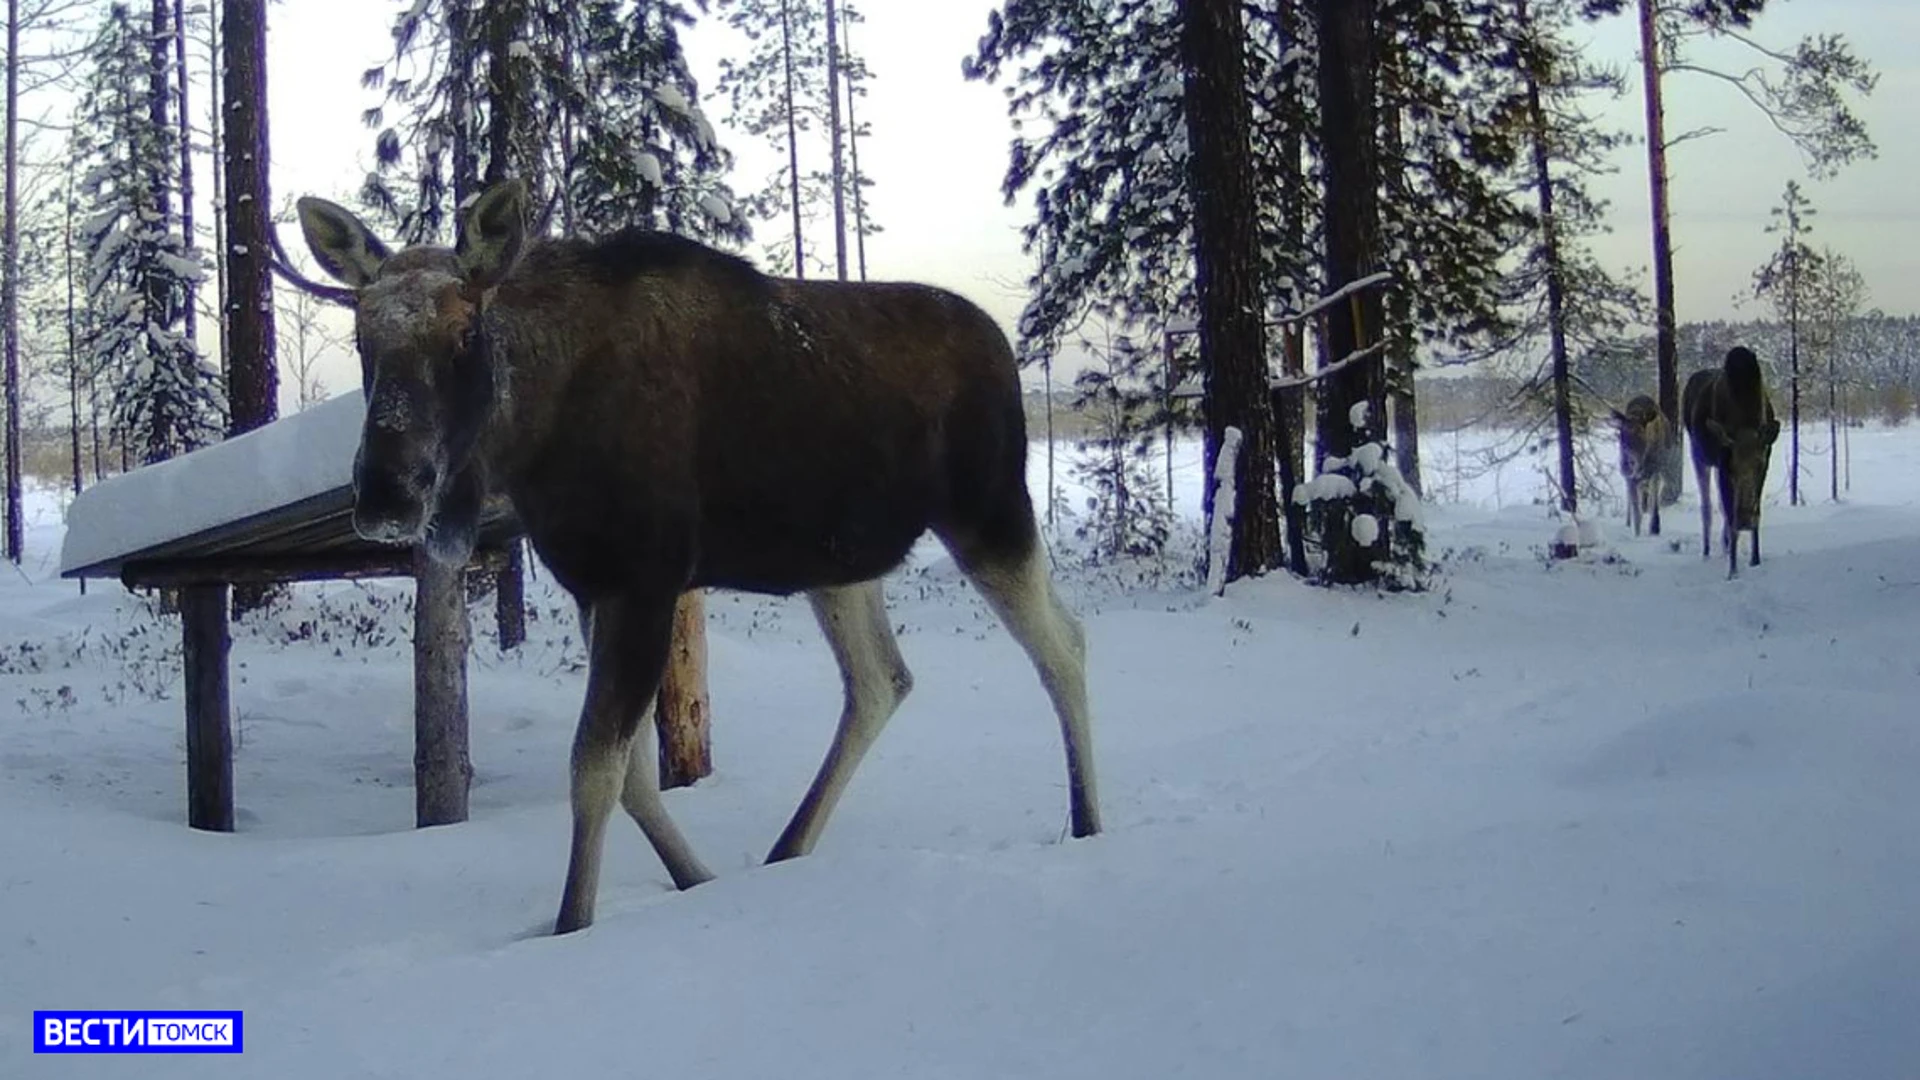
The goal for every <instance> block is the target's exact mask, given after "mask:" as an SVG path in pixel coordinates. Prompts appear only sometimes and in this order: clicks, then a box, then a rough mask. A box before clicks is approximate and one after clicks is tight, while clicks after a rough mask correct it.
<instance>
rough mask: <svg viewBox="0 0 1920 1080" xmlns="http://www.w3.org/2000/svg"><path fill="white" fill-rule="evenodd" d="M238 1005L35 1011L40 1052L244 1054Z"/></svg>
mask: <svg viewBox="0 0 1920 1080" xmlns="http://www.w3.org/2000/svg"><path fill="white" fill-rule="evenodd" d="M242 1045H244V1044H243V1041H242V1034H241V1021H240V1010H238V1009H157V1010H152V1009H150V1010H143V1011H124V1010H102V1009H35V1010H34V1013H33V1052H34V1053H36V1054H238V1053H240V1050H241V1047H242Z"/></svg>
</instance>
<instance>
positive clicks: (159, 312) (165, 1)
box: [129, 0, 173, 465]
mask: <svg viewBox="0 0 1920 1080" xmlns="http://www.w3.org/2000/svg"><path fill="white" fill-rule="evenodd" d="M172 25H173V0H153V9H152V16H151V19H150V21H149V23H148V26H147V33H148V38H147V53H148V57H147V80H148V81H147V115H148V120H149V121H150V122H151V123H152V125H153V131H154V132H155V137H156V138H161V137H163V136H162V135H161V134H160V133H162V132H166V131H168V130H169V129H170V128H171V127H172V122H171V121H169V120H168V119H167V117H168V115H169V110H168V105H169V103H170V101H171V99H172V97H173V79H172V72H171V68H172V67H173V63H172V52H173V31H172V29H171V27H172ZM150 168H151V170H152V171H151V173H150V174H149V176H148V178H147V185H148V198H149V199H150V200H151V202H150V204H149V209H150V211H151V212H152V213H153V215H154V220H155V221H156V222H158V223H160V225H159V227H160V228H168V227H169V226H170V223H171V222H172V220H173V193H172V190H171V189H172V186H173V177H172V175H171V174H172V172H173V164H172V162H169V161H167V160H166V159H165V158H164V157H162V156H160V155H155V156H154V158H153V160H152V163H151V166H150ZM168 280H169V279H168V278H167V277H165V276H163V275H162V274H161V273H159V272H158V269H157V268H155V269H154V270H151V271H149V272H148V274H147V280H146V282H145V286H144V288H143V290H142V292H143V294H144V297H143V298H144V299H145V301H146V311H147V321H148V325H149V326H156V325H157V326H160V327H163V328H165V329H169V330H171V329H173V326H172V323H173V319H172V313H171V311H170V307H171V305H172V302H173V297H172V290H171V288H170V287H169V285H168ZM167 427H168V425H167V424H165V423H155V424H153V426H152V428H151V429H150V430H149V431H148V432H147V446H146V448H145V450H144V451H143V452H142V454H141V462H142V464H146V465H151V464H153V463H155V462H158V461H161V460H164V459H165V458H167V457H168V456H169V455H170V454H171V453H172V452H173V449H172V447H171V446H170V445H169V443H170V441H171V439H170V434H171V433H170V432H169V431H168V430H167ZM131 434H132V433H131V432H130V433H129V435H131Z"/></svg>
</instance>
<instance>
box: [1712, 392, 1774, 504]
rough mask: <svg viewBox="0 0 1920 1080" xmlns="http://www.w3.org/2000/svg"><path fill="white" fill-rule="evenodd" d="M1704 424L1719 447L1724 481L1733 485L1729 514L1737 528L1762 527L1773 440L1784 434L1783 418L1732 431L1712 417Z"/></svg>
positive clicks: (1770, 419)
mask: <svg viewBox="0 0 1920 1080" xmlns="http://www.w3.org/2000/svg"><path fill="white" fill-rule="evenodd" d="M1701 426H1702V427H1703V428H1704V429H1705V430H1706V433H1707V435H1708V436H1709V437H1710V438H1712V439H1713V440H1714V444H1715V446H1716V448H1717V449H1718V450H1719V456H1720V460H1721V462H1723V464H1722V466H1721V470H1722V475H1723V477H1724V479H1723V480H1722V483H1725V484H1728V485H1730V486H1731V488H1732V496H1733V505H1732V506H1731V507H1730V508H1728V510H1727V514H1728V516H1729V517H1731V518H1732V519H1733V527H1734V528H1735V529H1757V528H1759V527H1760V499H1761V493H1762V492H1763V491H1764V490H1765V488H1766V484H1767V465H1768V461H1769V459H1770V458H1771V457H1772V456H1773V443H1774V440H1775V439H1777V438H1779V436H1780V421H1778V420H1776V419H1772V418H1769V419H1767V420H1766V421H1765V422H1763V423H1761V424H1760V425H1759V426H1757V427H1747V426H1740V427H1737V428H1734V429H1733V430H1731V431H1730V430H1728V429H1727V427H1726V426H1725V425H1724V424H1722V423H1721V422H1720V421H1719V420H1718V419H1715V418H1712V417H1709V418H1707V419H1706V420H1705V421H1704V423H1702V425H1701Z"/></svg>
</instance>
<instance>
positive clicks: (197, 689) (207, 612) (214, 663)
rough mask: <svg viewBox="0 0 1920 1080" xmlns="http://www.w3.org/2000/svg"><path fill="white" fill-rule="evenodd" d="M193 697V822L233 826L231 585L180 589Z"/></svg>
mask: <svg viewBox="0 0 1920 1080" xmlns="http://www.w3.org/2000/svg"><path fill="white" fill-rule="evenodd" d="M180 626H181V645H182V649H183V656H182V661H181V662H182V667H183V668H184V678H185V682H186V699H187V824H188V825H189V826H191V827H193V828H195V829H207V830H210V831H213V832H232V831H233V728H232V726H231V724H230V722H229V706H230V700H229V697H228V690H227V649H228V647H229V645H230V644H231V639H230V638H229V637H228V636H227V587H226V586H225V585H190V586H188V587H186V588H184V589H181V590H180Z"/></svg>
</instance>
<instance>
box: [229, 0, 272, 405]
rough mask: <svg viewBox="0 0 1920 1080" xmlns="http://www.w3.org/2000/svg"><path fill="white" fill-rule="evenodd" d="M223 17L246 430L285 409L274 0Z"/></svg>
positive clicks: (232, 384)
mask: <svg viewBox="0 0 1920 1080" xmlns="http://www.w3.org/2000/svg"><path fill="white" fill-rule="evenodd" d="M220 17H221V21H222V23H223V24H224V28H223V30H222V34H221V38H222V43H223V45H224V49H223V55H222V58H221V59H222V65H221V66H222V72H221V79H222V83H223V87H224V93H223V94H222V95H221V97H222V98H223V99H224V100H225V102H226V106H227V107H226V110H225V115H224V116H223V117H222V125H221V126H222V128H223V129H224V130H223V139H222V142H223V143H224V146H225V150H226V155H225V160H224V161H222V162H221V163H220V164H221V170H220V171H221V172H222V173H223V174H224V182H223V184H222V193H223V194H224V195H225V196H226V205H225V207H224V214H223V218H224V220H225V222H226V224H225V230H224V231H225V232H226V233H227V236H226V240H227V247H226V250H224V251H223V252H221V265H222V266H224V267H225V271H224V273H225V279H226V288H225V290H224V292H225V300H226V308H225V315H226V317H225V319H224V320H222V321H223V324H224V340H225V341H226V342H227V357H228V359H227V394H228V397H229V400H230V404H231V407H232V419H231V422H230V424H229V427H228V433H229V434H233V435H238V434H240V433H241V432H244V431H250V430H252V429H254V428H257V427H260V426H261V425H263V424H266V423H269V422H271V421H272V420H273V419H274V417H276V416H278V415H279V397H280V379H279V367H278V365H277V364H276V362H275V348H274V346H275V335H274V329H275V327H274V318H273V315H274V312H273V277H272V274H271V273H270V268H269V265H268V261H267V255H268V252H269V251H271V250H272V239H273V233H272V229H273V222H272V221H271V220H270V218H269V216H268V207H269V206H270V205H271V204H270V203H269V201H268V200H269V197H270V194H271V193H270V191H269V190H268V184H267V180H268V175H269V172H270V169H269V163H270V156H269V152H268V151H269V148H270V147H269V143H268V139H267V56H266V46H267V5H266V2H265V0H222V4H221V16H220Z"/></svg>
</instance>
